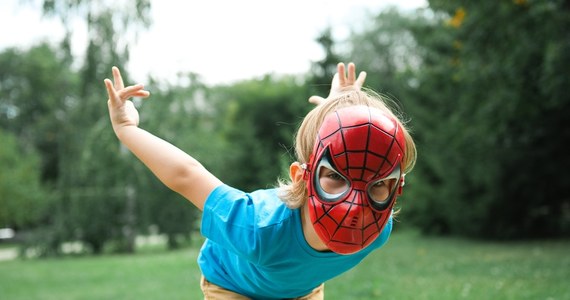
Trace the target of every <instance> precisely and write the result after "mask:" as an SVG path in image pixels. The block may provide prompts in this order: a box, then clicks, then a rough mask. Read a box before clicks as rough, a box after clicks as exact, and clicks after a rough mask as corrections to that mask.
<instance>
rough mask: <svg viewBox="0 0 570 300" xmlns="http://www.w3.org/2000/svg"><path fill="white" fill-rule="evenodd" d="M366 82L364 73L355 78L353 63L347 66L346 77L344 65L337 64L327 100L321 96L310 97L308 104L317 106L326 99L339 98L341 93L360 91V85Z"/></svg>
mask: <svg viewBox="0 0 570 300" xmlns="http://www.w3.org/2000/svg"><path fill="white" fill-rule="evenodd" d="M364 80H366V72H360V74H359V75H358V78H356V66H355V65H354V63H349V64H348V75H347V74H346V70H345V66H344V63H339V64H338V65H337V73H336V74H334V77H333V80H332V85H331V91H330V93H329V95H328V96H327V98H326V99H325V98H323V97H321V96H311V97H310V98H309V102H311V103H313V104H316V105H319V104H321V103H323V102H325V101H326V100H327V99H332V98H334V97H337V96H339V95H340V94H342V93H343V92H346V91H350V90H360V88H362V85H363V84H364Z"/></svg>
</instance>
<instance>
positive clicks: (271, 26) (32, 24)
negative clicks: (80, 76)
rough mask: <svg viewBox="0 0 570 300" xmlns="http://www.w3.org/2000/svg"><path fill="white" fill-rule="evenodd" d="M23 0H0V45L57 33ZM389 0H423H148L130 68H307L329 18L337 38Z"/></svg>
mask: <svg viewBox="0 0 570 300" xmlns="http://www.w3.org/2000/svg"><path fill="white" fill-rule="evenodd" d="M24 2H25V1H24ZM28 2H29V0H28ZM36 2H37V1H36ZM20 3H22V0H1V1H0V28H2V33H0V51H1V50H2V49H4V48H6V47H24V48H27V47H30V46H32V45H34V44H36V43H38V42H39V41H40V40H42V39H44V40H45V39H47V40H50V41H59V40H60V39H61V38H62V36H63V30H62V26H61V25H60V24H59V22H58V21H57V20H55V19H45V18H43V19H42V17H41V11H40V9H39V6H38V5H20ZM388 5H397V6H399V7H400V8H401V9H414V8H418V7H425V6H427V4H426V0H376V1H373V0H288V1H268V0H241V1H236V0H208V1H175V0H152V7H151V14H152V18H153V24H152V26H151V28H150V29H149V30H148V31H146V32H143V33H141V34H140V36H139V37H138V42H137V43H136V44H134V45H132V46H131V48H130V51H131V59H130V62H129V64H128V65H127V68H128V69H129V71H130V72H131V75H132V76H133V77H134V78H135V80H138V81H142V82H144V81H145V80H146V78H147V75H149V74H152V75H153V76H154V77H155V78H157V79H160V80H169V81H171V80H173V79H174V78H176V73H178V72H194V73H197V74H200V76H202V79H203V80H204V81H205V82H206V83H208V84H218V83H230V82H233V81H236V80H241V79H250V78H253V77H258V76H262V75H264V74H267V73H275V74H299V73H305V72H307V71H308V70H309V66H310V63H311V61H316V60H319V59H321V58H322V57H323V55H324V54H323V53H322V50H321V47H320V46H319V45H318V43H317V42H316V41H315V39H316V37H317V36H318V34H319V33H321V32H322V31H323V30H324V29H325V28H326V27H327V25H331V26H332V27H333V28H334V34H335V39H337V40H339V41H340V40H342V39H344V38H345V37H346V36H347V35H348V33H349V32H350V29H351V28H353V27H355V26H361V25H362V18H361V17H362V16H363V15H364V14H366V13H377V12H379V11H380V10H381V9H383V8H384V7H386V6H388ZM74 28H75V29H76V30H75V32H74V38H73V45H72V47H73V51H74V53H75V54H81V53H83V51H84V49H85V26H83V25H82V24H77V26H74Z"/></svg>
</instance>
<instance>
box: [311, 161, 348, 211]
mask: <svg viewBox="0 0 570 300" xmlns="http://www.w3.org/2000/svg"><path fill="white" fill-rule="evenodd" d="M335 170H336V169H335V168H334V167H333V166H332V165H331V163H330V162H329V160H328V158H327V157H326V156H323V158H322V159H321V161H320V162H319V165H318V166H317V173H316V174H315V178H314V181H315V182H314V183H315V184H314V185H315V190H316V192H317V195H318V196H319V198H320V199H321V200H322V201H325V202H330V203H333V202H336V201H338V200H340V199H341V198H343V196H344V195H345V194H346V193H347V192H348V191H349V190H350V181H349V180H348V179H346V178H345V177H344V176H342V175H341V174H340V173H338V172H337V171H335Z"/></svg>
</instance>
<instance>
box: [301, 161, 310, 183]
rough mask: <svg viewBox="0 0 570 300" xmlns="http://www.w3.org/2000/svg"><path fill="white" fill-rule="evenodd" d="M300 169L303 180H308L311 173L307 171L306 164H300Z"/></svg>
mask: <svg viewBox="0 0 570 300" xmlns="http://www.w3.org/2000/svg"><path fill="white" fill-rule="evenodd" d="M301 169H303V180H308V179H309V173H311V172H310V171H309V167H308V166H307V164H306V163H302V164H301Z"/></svg>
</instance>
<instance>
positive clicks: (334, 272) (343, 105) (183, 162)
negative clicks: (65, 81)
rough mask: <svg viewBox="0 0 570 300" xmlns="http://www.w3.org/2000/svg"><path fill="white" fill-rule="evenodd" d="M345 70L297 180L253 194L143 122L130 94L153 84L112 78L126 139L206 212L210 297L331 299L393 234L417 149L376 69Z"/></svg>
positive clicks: (320, 112)
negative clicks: (328, 287) (371, 82)
mask: <svg viewBox="0 0 570 300" xmlns="http://www.w3.org/2000/svg"><path fill="white" fill-rule="evenodd" d="M337 71H338V72H337V74H335V76H334V78H333V82H332V87H331V92H330V94H329V96H328V97H327V98H326V99H325V98H322V97H318V96H313V97H311V98H310V99H309V101H310V102H312V103H314V104H316V106H315V108H314V109H313V110H311V111H310V112H309V114H308V115H307V116H306V117H305V118H304V120H303V122H302V124H301V126H300V127H299V130H298V132H297V134H296V141H295V142H296V143H295V149H296V155H297V158H296V159H297V161H296V162H294V163H292V164H291V166H290V170H289V171H290V181H287V182H284V181H281V182H279V187H277V188H272V189H262V190H257V191H253V192H250V193H248V192H243V191H240V190H237V189H235V188H232V187H230V186H228V185H225V184H224V183H223V182H221V181H220V180H219V179H218V178H217V177H215V176H214V175H212V174H211V173H210V172H209V171H208V170H206V169H205V168H204V167H203V166H202V165H201V164H200V163H199V162H198V161H197V160H195V159H194V158H192V157H191V156H189V155H188V154H186V153H184V152H183V151H181V150H180V149H178V148H176V147H175V146H173V145H172V144H170V143H168V142H166V141H164V140H162V139H160V138H158V137H156V136H154V135H152V134H150V133H148V132H147V131H145V130H143V129H141V128H139V127H138V123H139V117H138V112H137V110H136V109H135V107H134V106H133V104H132V102H131V101H129V100H128V99H129V98H131V97H148V96H149V95H150V94H149V92H148V91H145V90H144V87H143V85H141V84H139V85H133V86H128V87H125V86H124V84H123V80H122V78H121V74H120V72H119V70H118V69H117V68H116V67H114V68H113V70H112V72H113V77H114V83H113V82H111V80H109V79H105V85H106V88H107V92H108V95H109V100H108V107H109V114H110V118H111V123H112V125H113V130H114V131H115V134H116V135H117V137H118V138H119V140H120V141H121V142H122V143H123V144H124V145H125V146H127V147H128V148H129V149H130V151H132V153H134V154H135V155H136V156H137V157H138V158H139V159H140V160H141V161H142V162H143V163H144V164H145V165H146V166H147V167H148V168H149V169H150V170H151V171H152V172H153V173H154V174H155V175H156V176H157V177H158V178H159V179H160V180H161V181H162V182H163V183H164V184H165V185H167V186H168V187H169V188H171V189H172V190H173V191H175V192H177V193H179V194H181V195H182V196H184V197H185V198H186V199H188V200H189V201H190V202H192V203H193V204H194V205H196V207H198V208H199V209H200V210H202V211H203V214H202V226H201V233H202V234H203V236H204V237H205V238H206V240H205V242H204V244H203V246H202V249H201V250H200V255H199V257H198V264H199V266H200V269H201V271H202V275H203V276H202V280H201V288H202V291H203V293H204V299H284V298H287V299H324V282H326V281H327V280H329V279H331V278H333V277H335V276H338V275H340V274H342V273H343V272H345V271H347V270H349V269H351V268H353V267H355V266H356V265H357V264H358V263H359V262H360V261H361V260H362V259H364V258H365V257H366V256H367V255H368V254H370V253H371V252H372V251H374V250H376V249H378V248H379V247H381V246H382V245H383V244H384V243H386V241H387V239H388V236H389V235H390V232H391V229H392V212H393V206H394V203H395V202H396V197H397V196H399V195H400V194H401V192H402V187H403V185H404V176H405V174H406V173H408V172H410V171H411V169H412V168H413V166H414V163H415V160H416V148H415V145H414V142H413V140H412V138H411V136H410V135H409V134H408V131H407V130H406V128H405V127H404V124H403V123H402V122H401V121H400V120H399V119H398V118H397V117H396V115H395V114H394V113H393V112H392V111H391V110H390V109H389V108H388V106H387V104H386V103H385V102H384V101H383V99H382V98H381V97H380V96H379V95H377V94H375V93H373V92H372V91H370V90H368V91H366V92H364V91H362V90H361V87H362V85H363V83H364V80H365V77H366V73H364V72H361V73H360V74H359V76H358V78H357V77H356V72H355V66H354V64H352V63H350V64H348V66H345V65H344V64H343V63H339V64H338V68H337ZM252 159H253V158H252ZM244 171H247V170H244Z"/></svg>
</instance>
